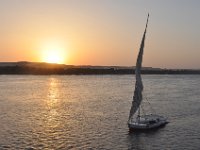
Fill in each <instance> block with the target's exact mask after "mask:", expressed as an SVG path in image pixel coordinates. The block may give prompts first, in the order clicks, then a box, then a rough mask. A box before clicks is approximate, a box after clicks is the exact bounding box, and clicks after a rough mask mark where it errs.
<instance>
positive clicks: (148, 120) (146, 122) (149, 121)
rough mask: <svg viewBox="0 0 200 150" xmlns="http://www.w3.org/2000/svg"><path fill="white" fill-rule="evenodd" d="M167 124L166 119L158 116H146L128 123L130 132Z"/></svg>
mask: <svg viewBox="0 0 200 150" xmlns="http://www.w3.org/2000/svg"><path fill="white" fill-rule="evenodd" d="M167 123H169V122H168V121H167V118H165V117H163V116H158V115H146V116H141V118H139V119H136V120H135V121H130V122H128V127H129V129H130V130H149V129H155V128H159V127H161V126H164V125H166V124H167Z"/></svg>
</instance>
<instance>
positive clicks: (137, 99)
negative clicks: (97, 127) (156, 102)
mask: <svg viewBox="0 0 200 150" xmlns="http://www.w3.org/2000/svg"><path fill="white" fill-rule="evenodd" d="M148 19H149V14H148V17H147V22H146V27H145V31H144V34H143V37H142V41H141V44H140V50H139V53H138V58H137V63H136V68H135V77H136V82H135V91H134V96H133V101H132V106H131V110H130V114H129V120H130V119H131V118H132V116H133V115H134V114H135V112H136V111H137V110H138V108H139V106H140V104H141V101H142V91H143V84H142V78H141V67H142V57H143V51H144V43H145V36H146V30H147V25H148Z"/></svg>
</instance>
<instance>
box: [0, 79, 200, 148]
mask: <svg viewBox="0 0 200 150" xmlns="http://www.w3.org/2000/svg"><path fill="white" fill-rule="evenodd" d="M134 83H135V78H134V75H89V76H87V75H83V76H82V75H80V76H73V75H72V76H32V75H1V76H0V149H1V150H4V149H9V150H10V149H27V150H28V149H29V150H34V149H42V150H43V149H61V150H62V149H63V150H65V149H74V150H75V149H102V150H104V149H105V150H110V149H114V150H127V149H135V150H151V149H152V150H161V149H170V150H171V149H174V150H177V149H192V150H198V149H200V123H199V122H200V117H199V116H200V88H199V86H200V76H199V75H144V76H143V83H144V88H145V90H144V97H145V98H147V99H148V100H149V102H150V103H151V106H153V108H154V110H155V111H156V112H157V113H158V114H160V115H164V116H167V117H168V120H169V121H170V123H169V124H167V125H166V126H165V127H163V128H160V129H158V130H153V131H149V132H132V133H129V130H128V127H127V119H128V115H129V110H130V107H131V101H132V96H133V90H134ZM144 104H145V103H144Z"/></svg>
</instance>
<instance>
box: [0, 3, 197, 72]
mask: <svg viewBox="0 0 200 150" xmlns="http://www.w3.org/2000/svg"><path fill="white" fill-rule="evenodd" d="M199 8H200V0H148V1H147V0H0V22H1V24H0V61H3V62H5V61H22V60H23V61H43V60H44V59H43V58H42V57H44V56H43V55H45V53H44V52H43V51H48V49H49V50H50V49H54V51H59V52H60V53H61V55H62V56H63V57H64V59H65V61H64V63H66V64H74V65H121V66H133V65H135V61H136V55H137V53H138V49H139V45H140V41H141V38H142V34H143V32H144V27H145V22H146V17H147V14H148V12H149V13H150V18H149V26H148V31H147V35H146V36H147V37H146V44H145V50H144V59H143V60H144V61H143V66H152V67H161V68H198V69H199V68H200V59H199V57H200V29H199V27H200V16H199V15H200V9H199ZM61 51H62V52H61Z"/></svg>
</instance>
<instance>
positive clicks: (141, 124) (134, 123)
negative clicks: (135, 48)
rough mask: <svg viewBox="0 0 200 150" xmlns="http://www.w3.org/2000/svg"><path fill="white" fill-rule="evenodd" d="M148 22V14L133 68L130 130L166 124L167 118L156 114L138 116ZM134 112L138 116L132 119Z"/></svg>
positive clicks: (141, 97) (152, 127)
mask: <svg viewBox="0 0 200 150" xmlns="http://www.w3.org/2000/svg"><path fill="white" fill-rule="evenodd" d="M148 20H149V14H148V17H147V22H146V27H145V31H144V34H143V37H142V42H141V45H140V50H139V53H138V58H137V62H136V68H135V77H136V83H135V91H134V96H133V101H132V106H131V110H130V114H129V120H128V127H129V129H130V130H132V129H142V130H146V129H154V128H158V127H161V126H163V125H165V124H167V123H168V121H167V118H166V117H164V116H160V115H157V114H149V115H146V114H145V115H140V114H141V112H140V107H141V102H142V99H143V96H142V91H143V83H142V77H141V67H142V57H143V51H144V43H145V36H146V31H147V25H148ZM136 112H138V114H137V117H136V118H134V116H135V113H136Z"/></svg>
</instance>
